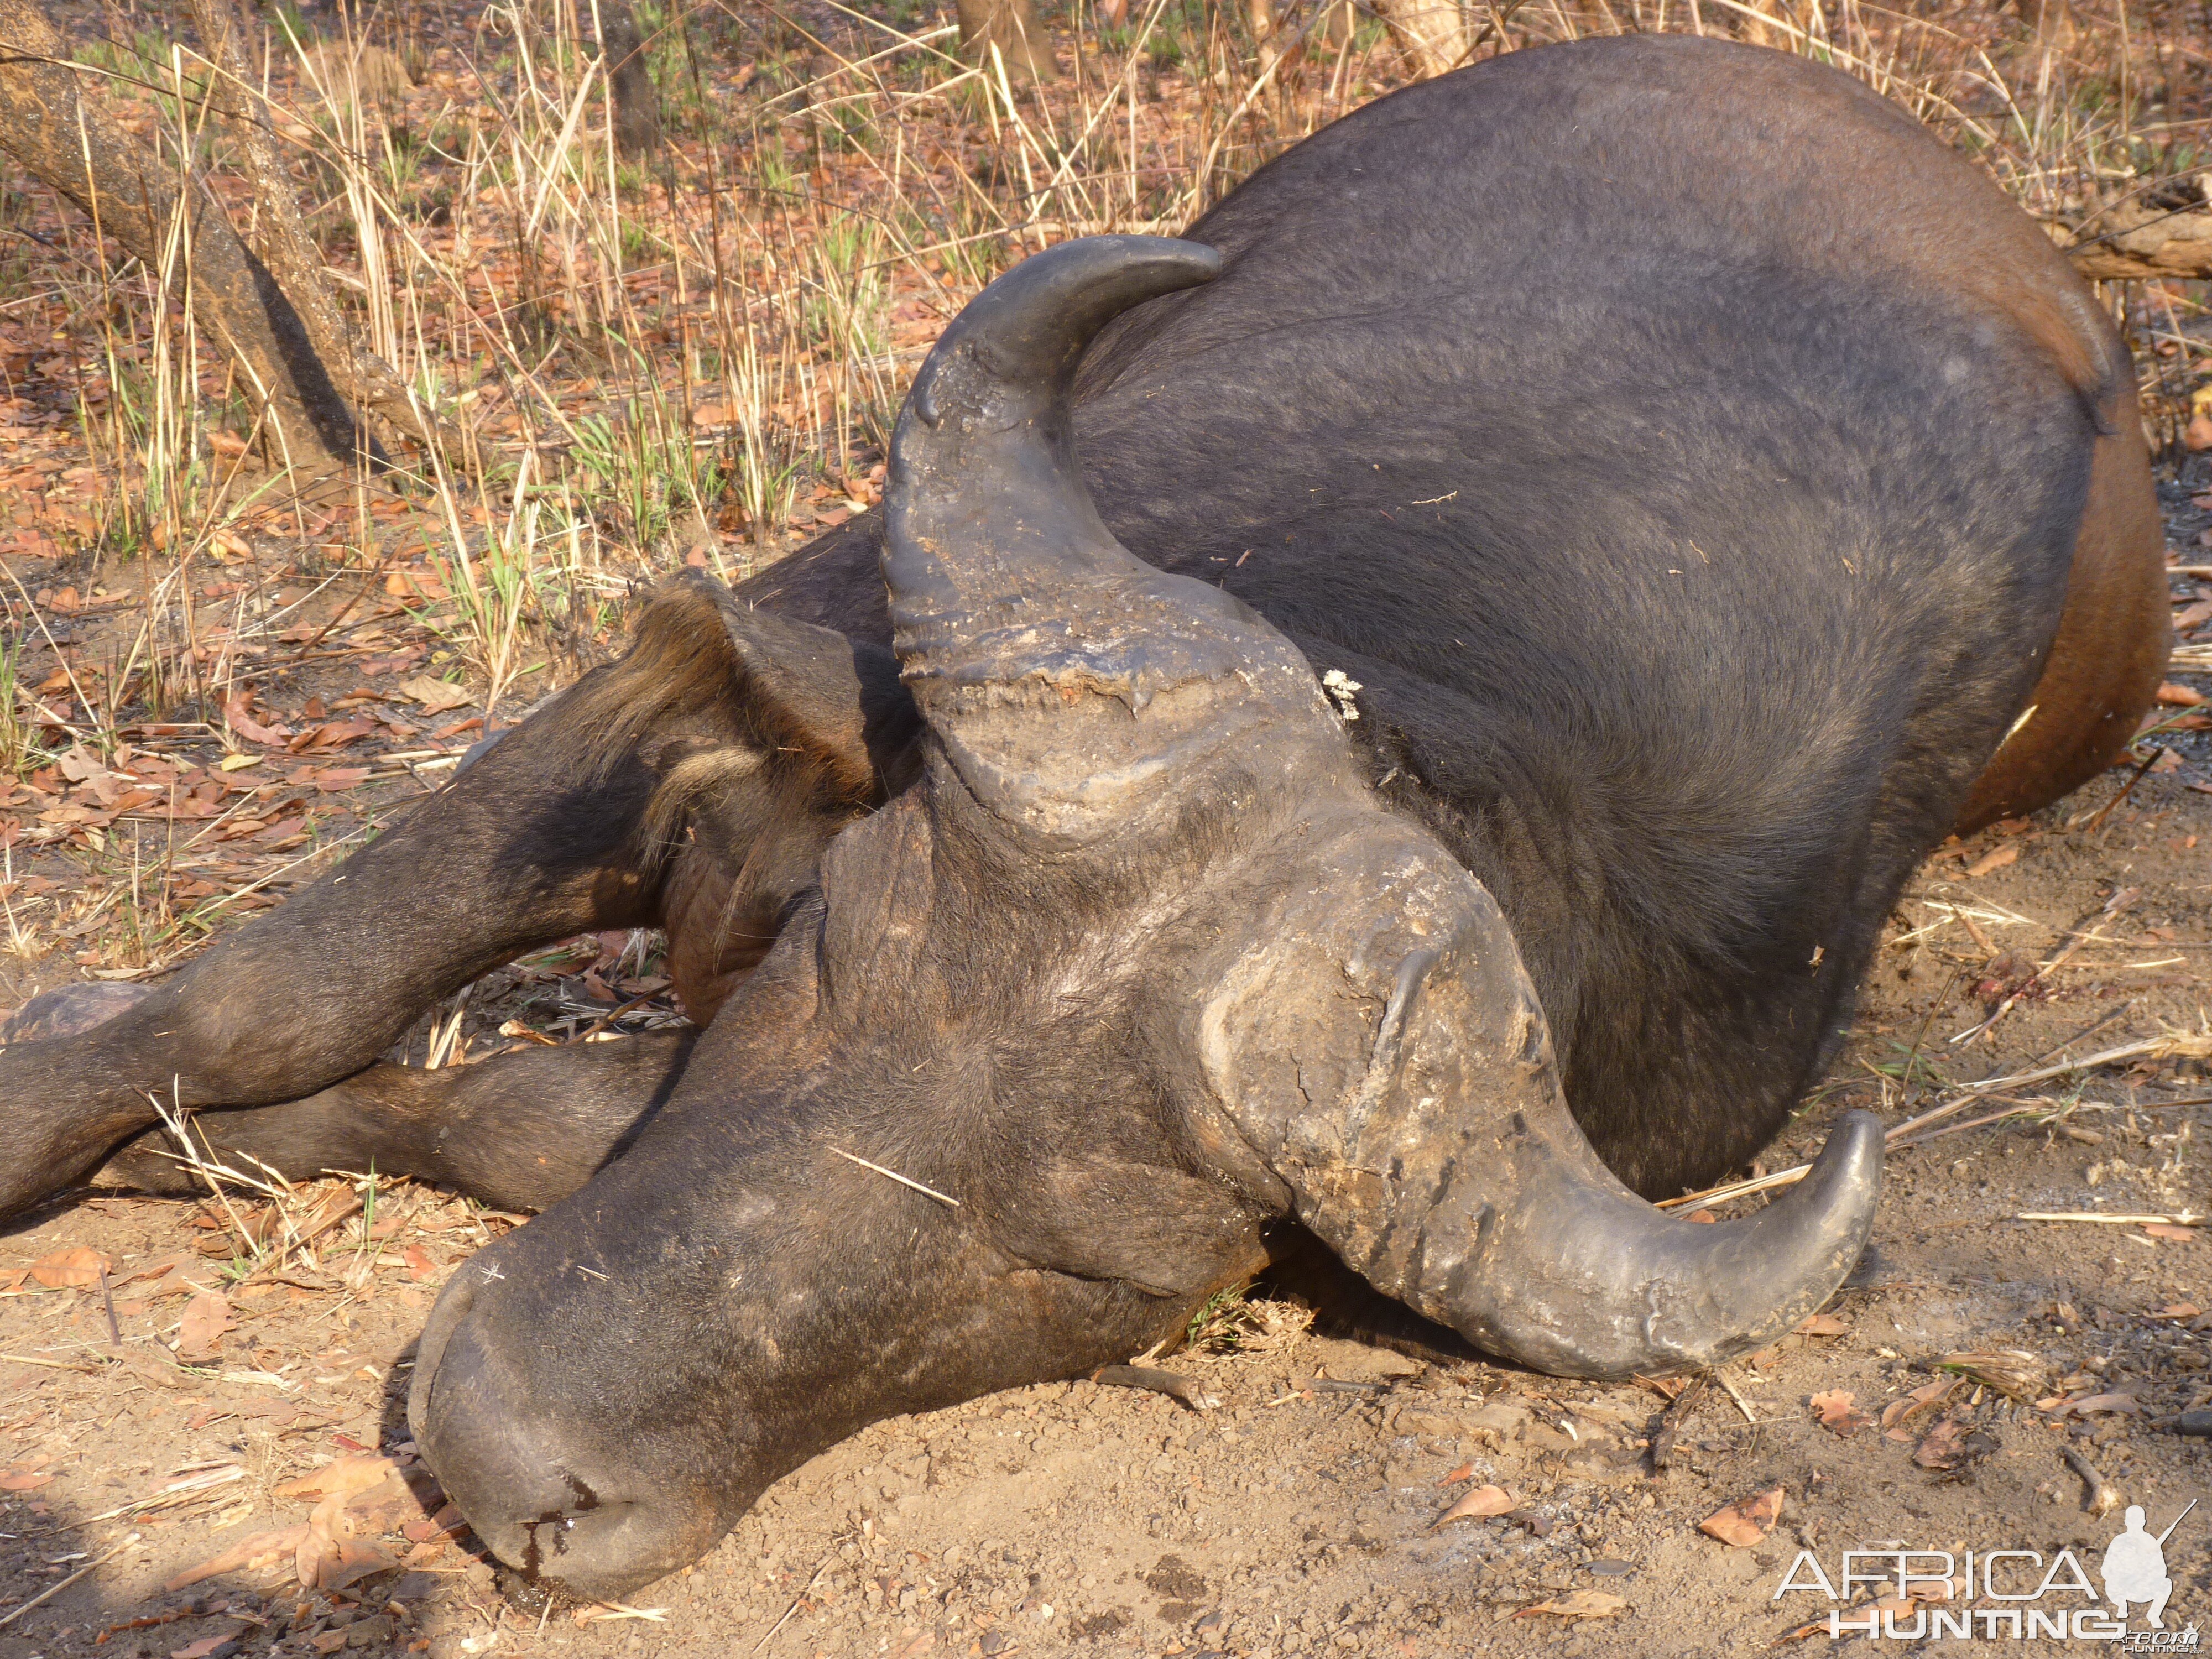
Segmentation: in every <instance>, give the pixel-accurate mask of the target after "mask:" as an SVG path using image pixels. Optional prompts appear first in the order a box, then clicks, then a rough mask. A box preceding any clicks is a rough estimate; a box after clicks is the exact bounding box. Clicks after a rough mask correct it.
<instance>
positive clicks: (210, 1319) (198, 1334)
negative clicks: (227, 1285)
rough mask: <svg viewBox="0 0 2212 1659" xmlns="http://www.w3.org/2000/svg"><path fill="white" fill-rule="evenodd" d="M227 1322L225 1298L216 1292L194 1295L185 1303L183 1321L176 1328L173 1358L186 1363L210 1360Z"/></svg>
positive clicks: (216, 1349) (226, 1299)
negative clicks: (174, 1354) (175, 1352)
mask: <svg viewBox="0 0 2212 1659" xmlns="http://www.w3.org/2000/svg"><path fill="white" fill-rule="evenodd" d="M231 1323H232V1321H231V1316H230V1300H229V1298H228V1297H225V1296H224V1295H223V1294H222V1292H221V1291H199V1292H197V1294H196V1295H195V1296H194V1297H192V1299H191V1301H190V1302H188V1303H186V1304H185V1317H184V1322H183V1323H181V1324H180V1325H179V1326H178V1328H177V1358H179V1359H181V1360H184V1361H185V1362H186V1363H188V1364H204V1363H205V1362H207V1361H208V1360H210V1359H213V1358H215V1357H216V1353H217V1352H219V1351H220V1350H221V1349H222V1334H223V1333H224V1332H225V1331H227V1330H228V1329H230V1328H231Z"/></svg>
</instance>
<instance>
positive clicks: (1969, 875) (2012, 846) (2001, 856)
mask: <svg viewBox="0 0 2212 1659" xmlns="http://www.w3.org/2000/svg"><path fill="white" fill-rule="evenodd" d="M2019 856H2020V843H2019V842H2016V841H2008V842H2005V844H2004V845H2003V846H2002V847H1992V848H1990V850H1989V851H1988V852H1986V853H1984V854H1982V855H1981V857H1979V858H1978V859H1976V860H1974V861H1973V862H1972V864H1970V865H1968V866H1966V879H1967V880H1969V881H1972V879H1973V878H1975V877H1977V876H1986V875H1987V874H1989V873H1990V871H1992V870H2002V869H2003V868H2004V867H2005V866H2007V865H2008V864H2010V863H2012V862H2013V861H2014V860H2015V859H2017V858H2019Z"/></svg>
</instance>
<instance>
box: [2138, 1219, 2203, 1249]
mask: <svg viewBox="0 0 2212 1659" xmlns="http://www.w3.org/2000/svg"><path fill="white" fill-rule="evenodd" d="M2143 1231H2145V1232H2147V1233H2148V1234H2149V1235H2150V1236H2151V1237H2153V1238H2163V1239H2166V1240H2167V1241H2169V1242H2170V1243H2175V1244H2194V1243H2196V1242H2197V1229H2196V1228H2194V1227H2177V1226H2174V1225H2172V1223H2170V1222H2165V1221H2148V1222H2145V1223H2144V1224H2143Z"/></svg>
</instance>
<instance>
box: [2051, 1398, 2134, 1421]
mask: <svg viewBox="0 0 2212 1659" xmlns="http://www.w3.org/2000/svg"><path fill="white" fill-rule="evenodd" d="M2141 1410H2142V1407H2141V1406H2140V1405H2138V1404H2136V1397H2135V1395H2131V1394H2090V1395H2081V1396H2080V1397H2078V1398H2076V1399H2073V1400H2062V1401H2059V1402H2058V1404H2057V1407H2054V1408H2052V1409H2051V1415H2052V1416H2053V1417H2087V1416H2088V1415H2089V1414H2090V1413H2092V1412H2122V1413H2130V1414H2131V1413H2136V1412H2139V1411H2141Z"/></svg>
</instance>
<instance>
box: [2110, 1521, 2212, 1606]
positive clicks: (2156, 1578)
mask: <svg viewBox="0 0 2212 1659" xmlns="http://www.w3.org/2000/svg"><path fill="white" fill-rule="evenodd" d="M2196 1507H2197V1500H2196V1499H2195V1498H2191V1499H2190V1500H2189V1509H2186V1510H2182V1512H2181V1515H2177V1516H2174V1517H2173V1525H2172V1526H2169V1527H2168V1528H2166V1530H2165V1531H2164V1532H2162V1533H2160V1534H2159V1535H2158V1536H2157V1537H2155V1538H2154V1537H2152V1536H2151V1535H2150V1534H2148V1533H2147V1532H2145V1531H2144V1530H2143V1512H2142V1504H2129V1505H2128V1512H2127V1515H2126V1516H2125V1517H2124V1519H2125V1520H2126V1522H2127V1530H2126V1531H2125V1532H2124V1533H2122V1534H2120V1535H2119V1536H2118V1538H2115V1539H2114V1540H2112V1542H2111V1543H2110V1544H2107V1545H2106V1547H2105V1565H2104V1578H2105V1599H2106V1601H2110V1602H2111V1603H2112V1611H2113V1614H2114V1616H2115V1617H2117V1618H2119V1619H2122V1620H2124V1619H2126V1617H2127V1616H2128V1604H2129V1603H2130V1601H2143V1602H2147V1603H2148V1604H2149V1605H2148V1610H2147V1611H2146V1613H2144V1617H2145V1618H2147V1619H2148V1620H2150V1627H2151V1628H2152V1629H2153V1630H2164V1629H2165V1628H2166V1620H2165V1619H2164V1618H2163V1617H2162V1616H2161V1615H2162V1614H2164V1613H2165V1612H2166V1599H2167V1598H2168V1597H2169V1596H2171V1595H2172V1594H2173V1580H2172V1579H2171V1578H2169V1577H2166V1540H2167V1539H2169V1538H2171V1537H2172V1536H2173V1528H2174V1527H2178V1526H2179V1525H2180V1524H2181V1519H2182V1516H2185V1515H2187V1514H2188V1513H2189V1510H2193V1509H2195V1508H2196Z"/></svg>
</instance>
